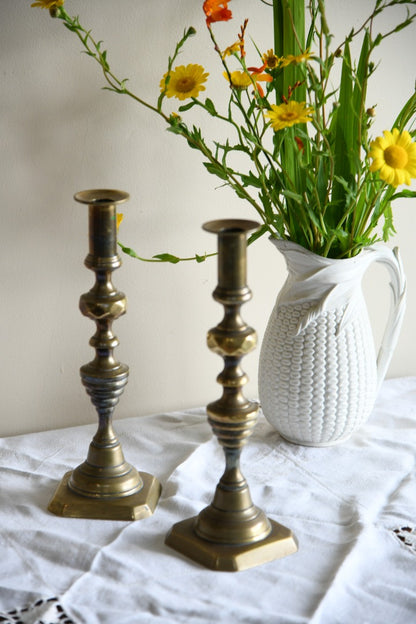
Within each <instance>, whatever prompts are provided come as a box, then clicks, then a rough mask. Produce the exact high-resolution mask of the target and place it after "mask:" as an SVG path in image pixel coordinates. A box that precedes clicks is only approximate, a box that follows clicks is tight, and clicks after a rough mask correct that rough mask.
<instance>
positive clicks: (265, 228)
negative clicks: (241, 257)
mask: <svg viewBox="0 0 416 624" xmlns="http://www.w3.org/2000/svg"><path fill="white" fill-rule="evenodd" d="M267 233H269V234H270V228H269V227H268V226H267V225H266V224H264V225H262V226H261V227H259V229H258V230H256V231H255V232H253V234H251V235H250V236H249V237H248V241H247V245H251V243H254V241H256V240H257V239H258V238H260V237H261V236H263V235H264V234H267Z"/></svg>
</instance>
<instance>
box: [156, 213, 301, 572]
mask: <svg viewBox="0 0 416 624" xmlns="http://www.w3.org/2000/svg"><path fill="white" fill-rule="evenodd" d="M257 227H258V224H257V223H255V222H253V221H245V220H239V219H233V220H220V221H212V222H210V223H206V224H205V225H204V229H205V230H207V231H208V232H213V233H215V234H217V235H218V285H217V287H216V289H215V290H214V293H213V297H214V299H215V300H216V301H218V302H219V303H221V304H222V305H223V306H224V318H223V320H222V321H221V322H220V323H219V324H218V325H217V326H216V327H214V328H213V329H210V330H209V332H208V335H207V345H208V347H209V348H210V349H211V350H212V351H213V352H214V353H217V354H218V355H220V356H222V358H223V360H224V369H223V371H222V372H221V373H220V374H219V375H218V377H217V381H218V382H219V383H220V384H221V385H222V387H223V394H222V397H221V398H220V399H218V400H217V401H214V402H213V403H210V404H209V405H208V406H207V414H208V421H209V423H210V425H211V427H212V429H213V431H214V433H215V435H216V436H217V438H218V441H219V443H220V444H221V445H222V447H223V448H224V453H225V464H226V465H225V472H224V474H223V475H222V477H221V479H220V481H219V483H218V485H217V488H216V491H215V494H214V498H213V501H212V503H211V505H209V506H208V507H206V508H205V509H203V510H202V511H201V512H200V513H199V515H198V516H196V517H194V518H189V519H188V520H184V521H182V522H179V523H177V524H175V525H174V526H173V527H172V529H171V531H170V533H169V534H168V535H167V537H166V544H168V545H169V546H171V547H172V548H174V549H176V550H177V551H179V552H181V553H182V554H184V555H186V556H187V557H189V558H191V559H193V560H195V561H198V562H199V563H201V564H202V565H204V566H206V567H208V568H212V569H215V570H224V571H238V570H244V569H246V568H249V567H252V566H256V565H259V564H262V563H266V562H267V561H271V560H273V559H276V558H279V557H284V556H286V555H289V554H291V553H294V552H296V550H297V542H296V539H295V537H294V536H293V535H292V532H291V531H290V530H289V529H287V528H286V527H283V526H281V525H279V524H278V523H276V522H274V521H272V520H269V519H268V518H267V517H266V515H265V514H264V512H263V511H262V510H261V509H259V508H258V507H256V506H255V505H254V504H253V502H252V500H251V495H250V491H249V487H248V484H247V481H246V480H245V478H244V476H243V475H242V473H241V470H240V454H241V450H242V447H243V446H244V444H246V442H247V440H248V438H249V436H250V435H251V433H252V430H253V428H254V426H255V424H256V421H257V413H258V404H257V403H255V402H253V401H249V400H247V399H246V398H245V397H244V395H243V392H242V388H243V386H244V385H245V384H246V382H247V375H246V374H245V373H244V371H243V370H242V368H241V366H240V361H241V359H242V357H243V356H245V355H246V354H247V353H249V352H250V351H252V350H253V349H254V348H255V346H256V341H257V336H256V332H255V330H254V329H252V328H251V327H249V326H248V325H247V324H246V323H245V322H244V321H243V319H242V318H241V315H240V308H241V305H242V304H243V303H245V302H246V301H248V300H249V299H250V298H251V291H250V289H249V287H248V286H247V283H246V280H247V263H246V255H247V254H246V245H247V240H246V236H247V233H248V232H249V231H250V230H253V229H256V228H257Z"/></svg>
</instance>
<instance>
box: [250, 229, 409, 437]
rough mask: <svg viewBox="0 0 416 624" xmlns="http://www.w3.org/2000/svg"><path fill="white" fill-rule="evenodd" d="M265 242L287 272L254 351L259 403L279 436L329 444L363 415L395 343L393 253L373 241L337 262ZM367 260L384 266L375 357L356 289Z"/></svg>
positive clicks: (399, 308) (399, 298)
mask: <svg viewBox="0 0 416 624" xmlns="http://www.w3.org/2000/svg"><path fill="white" fill-rule="evenodd" d="M271 241H272V242H273V243H274V244H275V246H276V247H277V249H278V250H279V251H280V252H281V253H282V254H283V255H284V257H285V260H286V264H287V269H288V277H287V280H286V282H285V284H284V286H283V288H282V290H281V292H280V294H279V296H278V298H277V301H276V305H275V307H274V309H273V312H272V314H271V317H270V320H269V323H268V326H267V329H266V332H265V336H264V339H263V343H262V348H261V352H260V363H259V394H260V403H261V407H262V410H263V413H264V414H265V416H266V418H267V419H268V420H269V422H270V423H271V424H272V425H273V426H274V427H275V428H276V429H277V431H279V433H280V434H281V435H282V436H283V437H284V438H286V439H287V440H289V441H291V442H295V443H297V444H304V445H309V446H327V445H331V444H335V443H338V442H341V441H343V440H345V439H346V438H348V437H349V436H350V435H351V434H352V433H353V432H354V431H355V430H356V429H357V428H358V427H360V426H361V425H362V424H363V423H364V422H365V421H366V420H367V418H368V417H369V415H370V413H371V411H372V409H373V406H374V403H375V399H376V396H377V392H378V389H379V387H380V384H381V382H382V381H383V379H384V376H385V374H386V371H387V367H388V365H389V362H390V359H391V356H392V353H393V349H394V347H395V345H396V342H397V338H398V334H399V331H400V327H401V324H402V320H403V315H404V310H405V298H406V281H405V277H404V273H403V269H402V265H401V261H400V257H399V253H398V250H397V248H395V249H394V250H391V249H389V248H388V247H386V246H385V245H384V244H382V243H381V244H375V245H373V246H371V247H367V248H365V249H364V250H363V251H362V252H361V253H360V254H359V255H357V256H355V257H354V258H347V259H341V260H340V259H332V258H323V257H322V256H318V255H316V254H314V253H312V252H311V251H308V250H307V249H304V248H303V247H301V246H300V245H297V244H296V243H292V242H290V241H284V240H276V239H271ZM373 262H381V263H383V264H385V265H386V267H387V268H388V271H389V273H390V278H391V287H392V293H393V301H392V305H391V310H390V315H389V319H388V321H387V326H386V329H385V333H384V337H383V340H382V344H381V346H380V349H379V352H378V356H377V357H376V354H375V348H374V341H373V335H372V330H371V326H370V321H369V317H368V313H367V307H366V304H365V300H364V296H363V293H362V278H363V275H364V273H365V272H366V270H367V268H368V267H369V265H370V264H371V263H373Z"/></svg>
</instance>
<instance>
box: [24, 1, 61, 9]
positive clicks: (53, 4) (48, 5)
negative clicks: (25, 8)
mask: <svg viewBox="0 0 416 624" xmlns="http://www.w3.org/2000/svg"><path fill="white" fill-rule="evenodd" d="M63 5H64V0H37V1H36V2H33V3H32V4H31V5H30V6H32V7H39V8H40V9H54V8H57V7H61V6H63Z"/></svg>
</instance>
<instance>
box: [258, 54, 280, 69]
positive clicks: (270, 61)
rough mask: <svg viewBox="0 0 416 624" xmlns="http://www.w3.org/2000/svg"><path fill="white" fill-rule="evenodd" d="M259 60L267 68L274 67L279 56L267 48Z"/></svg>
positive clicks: (276, 65)
mask: <svg viewBox="0 0 416 624" xmlns="http://www.w3.org/2000/svg"><path fill="white" fill-rule="evenodd" d="M261 60H262V61H263V63H264V64H265V65H266V67H267V69H276V67H278V65H279V62H280V61H279V57H277V56H276V54H275V53H274V52H273V50H267V52H266V53H265V54H263V56H262V57H261Z"/></svg>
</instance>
